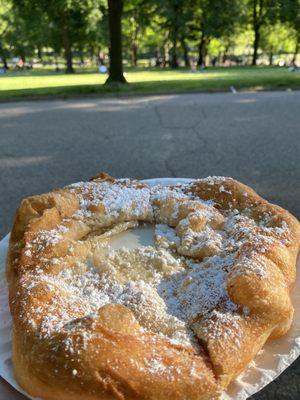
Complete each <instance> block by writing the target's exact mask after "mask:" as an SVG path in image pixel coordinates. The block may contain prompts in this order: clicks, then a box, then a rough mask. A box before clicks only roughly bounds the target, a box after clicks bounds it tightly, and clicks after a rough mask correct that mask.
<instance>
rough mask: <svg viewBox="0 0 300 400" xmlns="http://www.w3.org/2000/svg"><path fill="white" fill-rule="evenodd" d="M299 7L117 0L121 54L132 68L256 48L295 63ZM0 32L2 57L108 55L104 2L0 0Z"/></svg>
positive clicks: (216, 0) (228, 0) (244, 55)
mask: <svg viewBox="0 0 300 400" xmlns="http://www.w3.org/2000/svg"><path fill="white" fill-rule="evenodd" d="M299 10H300V0H124V10H123V18H122V29H123V57H124V60H125V62H128V63H129V64H130V65H133V66H136V65H137V63H138V60H139V59H140V58H144V59H152V60H153V58H155V59H156V62H157V64H160V65H161V66H168V65H171V66H172V67H178V65H182V63H183V61H184V62H185V65H186V66H188V65H189V62H190V60H196V59H198V64H199V65H200V64H203V63H204V62H205V60H206V59H207V56H209V57H210V59H212V58H213V59H218V60H219V62H222V61H224V60H225V59H227V58H228V57H229V56H231V57H232V56H239V58H240V59H243V61H247V62H249V61H250V56H252V55H253V51H254V50H253V49H254V48H255V47H256V53H257V54H256V57H261V55H263V54H267V55H268V57H270V60H271V59H272V55H276V54H285V53H290V54H294V58H293V59H294V62H295V60H296V55H297V53H298V52H299V44H300V11H299ZM0 36H1V41H0V57H1V58H2V60H3V62H5V61H6V60H7V59H9V58H11V57H23V58H26V59H28V60H29V59H31V58H33V57H35V58H37V56H39V57H40V56H42V55H43V53H44V55H45V53H48V54H49V55H50V56H51V55H52V59H53V60H57V59H59V57H61V56H63V57H64V58H65V60H66V64H67V65H68V68H69V70H72V69H73V65H72V63H73V58H74V57H81V59H85V60H87V59H93V60H94V61H95V57H99V54H100V53H104V54H108V48H109V35H108V9H107V0H0ZM45 58H46V57H45ZM290 59H291V56H290ZM274 60H276V57H274ZM145 62H146V63H147V64H148V62H147V61H145ZM168 63H169V64H168ZM152 65H153V64H152Z"/></svg>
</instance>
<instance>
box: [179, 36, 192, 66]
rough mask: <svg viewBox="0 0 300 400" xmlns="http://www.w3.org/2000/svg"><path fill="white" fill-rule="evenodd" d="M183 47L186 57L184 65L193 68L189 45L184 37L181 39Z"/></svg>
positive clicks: (184, 56)
mask: <svg viewBox="0 0 300 400" xmlns="http://www.w3.org/2000/svg"><path fill="white" fill-rule="evenodd" d="M181 47H182V51H183V59H184V65H185V67H186V68H191V61H190V57H189V49H188V47H187V44H186V43H185V40H184V39H183V38H182V39H181Z"/></svg>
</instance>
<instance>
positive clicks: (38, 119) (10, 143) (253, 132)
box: [0, 92, 300, 400]
mask: <svg viewBox="0 0 300 400" xmlns="http://www.w3.org/2000/svg"><path fill="white" fill-rule="evenodd" d="M299 128H300V92H268V93H243V94H242V93H238V94H231V93H230V94H229V93H228V94H227V93H223V94H193V95H180V96H177V95H174V96H173V95H172V96H160V97H154V96H152V97H137V98H130V99H101V100H99V99H95V98H92V99H82V100H70V101H40V102H20V103H8V104H0V184H1V196H0V236H1V237H2V236H3V235H4V234H5V233H6V232H8V231H9V229H10V226H11V222H12V217H13V210H14V209H15V208H16V207H17V205H18V203H19V202H20V200H21V199H22V198H23V197H24V196H27V195H29V194H34V193H40V192H43V191H47V190H49V189H50V188H53V187H58V186H61V185H65V184H67V183H70V182H74V181H78V180H83V179H86V178H88V177H90V176H92V175H95V173H97V172H99V171H107V172H109V173H110V174H111V175H114V176H118V177H125V176H131V177H137V178H150V177H161V176H177V177H204V176H207V175H229V176H233V177H235V178H237V179H240V180H241V181H243V182H245V183H247V184H249V185H251V186H252V187H254V188H255V189H256V190H257V191H258V192H259V193H260V194H261V195H263V196H264V197H266V198H267V199H269V200H270V201H273V202H275V203H278V204H281V205H282V206H284V207H286V208H288V209H289V210H290V211H292V212H293V213H294V214H295V215H297V216H298V217H300V206H299V200H298V199H299V198H300V185H299V180H300V179H299V178H300V163H299V154H300V132H299ZM299 393H300V362H298V363H295V364H294V366H292V367H291V368H290V369H289V370H288V372H286V373H284V374H283V375H282V377H281V378H280V379H279V380H277V381H276V382H275V383H273V384H272V385H270V386H269V387H268V389H266V390H264V391H263V392H262V393H261V394H259V395H257V396H255V398H256V399H293V400H294V399H295V400H296V399H298V398H299Z"/></svg>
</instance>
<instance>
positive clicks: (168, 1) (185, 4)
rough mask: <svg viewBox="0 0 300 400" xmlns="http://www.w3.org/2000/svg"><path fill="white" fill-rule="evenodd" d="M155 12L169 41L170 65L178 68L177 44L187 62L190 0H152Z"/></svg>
mask: <svg viewBox="0 0 300 400" xmlns="http://www.w3.org/2000/svg"><path fill="white" fill-rule="evenodd" d="M154 3H155V4H156V13H158V14H159V15H161V17H162V19H161V29H163V30H165V31H166V32H167V38H168V40H169V42H170V45H171V48H170V61H169V64H170V67H171V68H178V66H179V63H178V44H179V43H180V45H181V47H182V50H183V54H184V59H185V63H186V64H189V59H188V46H187V44H186V38H187V36H188V35H189V21H190V20H191V19H192V7H191V4H192V2H191V1H190V0H154Z"/></svg>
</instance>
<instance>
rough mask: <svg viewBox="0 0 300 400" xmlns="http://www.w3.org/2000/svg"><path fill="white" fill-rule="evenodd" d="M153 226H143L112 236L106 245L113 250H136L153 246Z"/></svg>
mask: <svg viewBox="0 0 300 400" xmlns="http://www.w3.org/2000/svg"><path fill="white" fill-rule="evenodd" d="M154 232H155V227H154V225H150V224H143V225H140V226H138V227H137V228H133V229H129V230H127V231H124V232H121V233H118V234H116V235H113V236H112V237H111V239H110V240H109V242H108V244H109V245H110V247H111V248H112V249H113V250H119V249H121V248H124V247H125V248H127V249H136V248H139V247H141V246H154V239H153V236H154Z"/></svg>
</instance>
